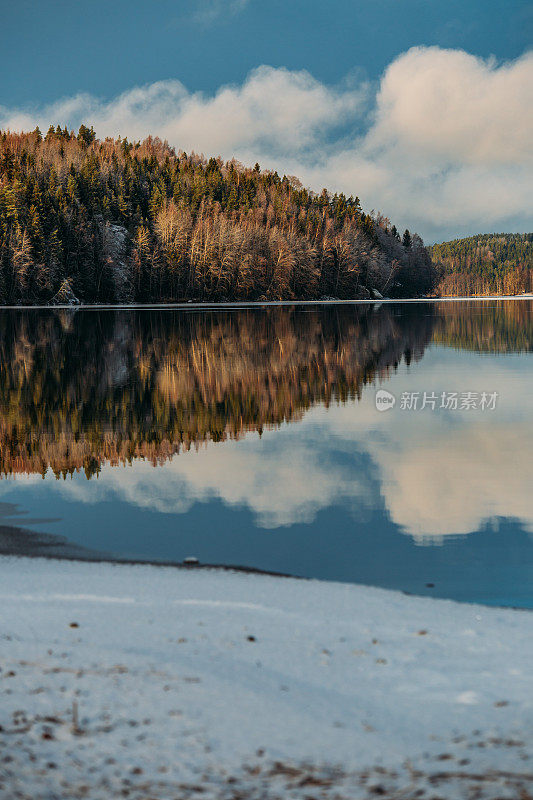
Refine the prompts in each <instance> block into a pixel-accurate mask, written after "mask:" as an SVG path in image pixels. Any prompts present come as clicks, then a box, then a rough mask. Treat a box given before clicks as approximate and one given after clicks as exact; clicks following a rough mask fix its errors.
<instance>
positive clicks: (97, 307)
mask: <svg viewBox="0 0 533 800" xmlns="http://www.w3.org/2000/svg"><path fill="white" fill-rule="evenodd" d="M487 300H533V294H515V295H512V294H499V295H498V294H495V295H470V296H468V295H467V296H461V297H450V296H445V297H403V298H390V297H383V298H381V299H379V300H374V299H370V298H369V299H366V300H250V301H234V302H230V301H228V302H223V303H215V302H212V303H209V302H192V301H190V302H184V303H80V304H79V305H59V304H58V305H44V306H43V305H35V306H33V305H32V306H29V305H26V306H4V305H0V310H10V309H11V310H18V311H21V310H24V311H30V310H36V311H38V310H41V311H42V310H43V309H48V310H60V309H65V308H67V309H71V310H72V309H80V310H84V311H88V310H89V311H121V310H124V311H126V310H128V309H132V310H138V311H143V310H147V311H149V310H154V311H156V310H164V309H177V310H180V309H182V310H185V309H200V310H202V309H203V310H205V311H213V310H216V309H218V308H222V309H224V308H227V309H232V308H235V309H250V308H264V307H271V306H335V305H377V306H380V305H382V304H383V303H454V302H468V301H482V302H485V301H487Z"/></svg>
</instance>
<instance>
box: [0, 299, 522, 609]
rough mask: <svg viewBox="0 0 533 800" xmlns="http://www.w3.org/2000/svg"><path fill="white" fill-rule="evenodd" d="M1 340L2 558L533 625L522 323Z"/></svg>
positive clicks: (353, 309) (493, 314) (406, 315)
mask: <svg viewBox="0 0 533 800" xmlns="http://www.w3.org/2000/svg"><path fill="white" fill-rule="evenodd" d="M0 331H1V335H0V472H1V474H2V479H1V480H0V517H1V519H0V549H1V550H2V552H26V553H45V552H47V553H51V554H57V553H59V554H63V555H75V556H82V557H83V556H86V557H87V556H88V557H91V556H93V555H95V554H105V555H106V556H109V557H115V558H117V557H118V558H128V559H142V560H145V559H146V560H155V561H159V560H161V561H174V562H179V561H181V560H182V559H184V558H185V557H187V556H196V557H197V558H198V559H199V560H200V561H201V562H204V563H222V564H239V565H243V566H247V567H257V568H260V569H265V570H273V571H277V572H284V573H292V574H296V575H301V576H310V577H318V578H323V579H331V580H340V581H354V582H361V583H367V584H373V585H378V586H384V587H391V588H396V589H403V590H405V591H409V592H414V593H417V594H430V595H432V596H437V597H450V598H455V599H460V600H475V601H480V602H483V603H490V604H509V605H516V606H526V607H530V608H531V607H533V499H532V496H533V494H532V486H533V482H532V478H533V456H532V452H533V425H532V411H533V358H532V351H533V305H532V303H531V301H525V300H523V301H519V300H507V301H489V302H487V301H480V302H476V301H472V302H447V303H409V304H400V303H398V304H383V305H381V306H375V305H371V304H368V305H361V304H359V305H340V306H329V307H320V306H314V307H313V306H309V307H307V306H303V307H302V306H300V307H296V308H289V307H275V308H263V309H261V308H256V309H247V310H242V309H241V310H217V311H203V312H199V311H190V312H187V311H180V310H157V311H149V310H137V311H126V310H124V311H111V310H109V311H96V310H94V311H90V310H77V311H61V310H52V309H51V310H49V311H48V310H46V311H37V310H28V311H15V310H13V311H1V312H0ZM378 390H379V391H383V390H385V391H386V392H388V393H390V394H391V395H392V396H393V397H394V398H395V404H394V407H389V408H388V410H386V411H382V410H378V409H377V408H376V392H378ZM424 393H425V394H426V398H425V407H424V408H422V407H421V406H423V405H424ZM453 393H456V394H457V396H456V398H455V400H454V395H453ZM466 393H470V394H466ZM389 401H390V398H389ZM415 401H416V408H412V407H411V408H410V407H409V406H413V405H414V404H415ZM455 402H456V403H457V407H456V408H455V407H454V406H455ZM445 406H448V407H445ZM428 584H429V585H428Z"/></svg>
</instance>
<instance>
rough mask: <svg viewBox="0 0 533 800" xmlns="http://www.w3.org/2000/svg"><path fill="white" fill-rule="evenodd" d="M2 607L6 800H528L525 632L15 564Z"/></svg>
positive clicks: (396, 607) (305, 588)
mask: <svg viewBox="0 0 533 800" xmlns="http://www.w3.org/2000/svg"><path fill="white" fill-rule="evenodd" d="M0 601H1V608H2V615H1V623H0V642H1V650H0V667H1V670H2V671H1V672H0V687H1V689H2V704H1V707H0V726H1V727H0V797H2V798H4V797H5V798H7V797H9V798H12V797H13V798H14V797H20V798H32V800H45V798H46V800H49V798H67V797H68V798H74V797H90V798H91V800H96V799H97V798H102V800H104V798H106V800H107V798H109V797H115V796H117V797H118V796H127V797H131V798H134V799H135V800H140V798H148V797H150V798H161V799H163V798H170V797H173V798H174V797H180V798H181V797H183V798H185V797H189V796H191V795H192V794H194V793H195V792H196V791H198V793H200V791H199V789H198V787H200V789H201V794H202V797H206V798H211V797H213V798H214V797H217V798H218V797H220V798H226V797H227V798H233V797H242V798H248V797H249V798H256V797H257V798H259V797H261V798H269V797H276V796H277V797H280V796H281V797H288V798H290V797H294V798H296V797H298V798H301V797H315V796H317V797H318V796H320V797H326V798H327V797H333V796H336V797H346V798H355V797H367V796H369V797H370V796H373V794H375V793H382V794H383V792H381V790H382V789H383V791H384V792H385V794H386V796H390V797H396V796H399V794H396V793H397V792H400V791H403V792H406V791H407V792H413V793H411V794H409V793H408V794H402V797H405V796H407V797H411V796H413V797H414V796H416V795H415V794H414V792H415V790H416V791H418V790H419V789H421V788H425V789H427V788H428V787H433V788H432V789H431V791H432V792H434V794H435V796H437V795H438V796H439V797H446V798H448V797H449V798H452V797H464V796H466V795H467V792H466V787H468V790H469V791H470V789H471V788H472V786H475V787H477V789H479V791H480V792H481V794H479V797H485V796H486V797H489V796H490V797H492V796H494V795H495V794H497V796H498V797H517V796H520V795H519V790H520V791H522V790H524V791H530V792H531V791H532V790H533V762H532V760H530V758H529V754H528V751H529V752H531V744H532V740H533V676H532V673H531V662H532V660H533V641H532V639H533V637H532V636H531V631H532V626H533V622H532V617H531V615H530V614H527V613H519V612H518V611H515V610H512V609H501V608H489V607H484V606H483V607H482V606H476V605H468V604H459V603H455V602H453V601H446V600H433V599H427V598H420V597H413V596H406V595H403V594H400V593H397V592H390V591H386V590H382V589H373V588H370V587H362V586H354V585H347V584H336V583H326V582H320V581H314V580H307V581H300V580H293V579H291V578H283V579H282V578H278V577H271V576H266V575H258V574H247V573H237V572H228V571H219V570H185V569H183V570H176V569H174V568H172V567H153V566H146V565H138V566H131V565H125V564H109V563H92V562H74V561H54V560H47V559H39V558H31V559H27V558H18V557H2V558H0ZM76 717H77V718H76ZM303 786H307V787H308V788H307V789H306V790H305V791H304V790H303V788H302V787H303ZM376 786H379V787H380V788H379V789H378V791H377V792H375V791H374V790H375V787H376ZM194 787H196V789H195V788H194ZM485 791H486V792H488V794H484V792H485ZM17 792H18V794H17ZM239 792H240V794H239ZM335 793H337V794H335ZM367 793H368V794H367ZM523 796H524V797H526V796H527V795H523Z"/></svg>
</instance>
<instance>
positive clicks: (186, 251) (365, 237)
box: [0, 125, 435, 305]
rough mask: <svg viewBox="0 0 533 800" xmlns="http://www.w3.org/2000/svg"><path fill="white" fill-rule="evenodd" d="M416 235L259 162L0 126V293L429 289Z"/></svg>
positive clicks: (9, 296) (190, 295) (306, 293)
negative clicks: (0, 129) (251, 164)
mask: <svg viewBox="0 0 533 800" xmlns="http://www.w3.org/2000/svg"><path fill="white" fill-rule="evenodd" d="M434 281H435V270H434V268H433V265H432V263H431V260H430V258H429V255H428V252H427V250H426V248H425V247H424V245H423V242H422V240H421V239H420V237H418V236H417V235H416V234H412V235H411V233H410V232H409V231H405V232H404V234H403V235H402V236H401V235H400V234H399V232H398V231H397V230H396V228H395V226H393V225H391V223H390V222H389V220H388V219H387V218H385V217H383V216H381V215H375V214H373V215H370V214H367V213H365V212H364V211H363V210H362V208H361V204H360V201H359V198H358V197H353V196H350V197H346V196H345V195H344V194H331V193H330V192H328V191H327V190H326V189H324V190H323V191H322V192H321V193H313V192H311V191H309V190H308V189H306V188H305V187H303V186H302V184H301V183H300V181H299V180H298V179H297V178H296V177H294V176H286V175H285V176H283V177H280V176H279V175H278V173H277V172H275V171H271V170H264V169H261V168H260V166H259V164H256V165H255V166H254V167H251V168H250V167H244V166H242V165H241V164H239V163H238V162H237V161H235V160H231V161H226V162H224V161H223V160H222V159H221V158H209V159H206V158H205V157H204V156H202V155H198V154H195V153H190V154H186V153H184V152H183V151H176V150H175V149H174V148H171V147H170V146H169V145H168V144H167V143H166V142H162V141H161V140H160V139H157V138H152V137H148V138H147V139H145V140H144V141H142V142H129V141H128V140H127V139H121V138H118V139H111V138H106V139H104V140H99V139H98V138H97V137H96V134H95V132H94V130H93V128H92V127H91V128H89V127H87V126H85V125H82V126H81V127H80V129H79V131H78V133H77V134H75V133H74V132H73V131H69V130H68V129H67V128H61V127H60V126H56V127H53V126H51V127H50V129H49V130H48V132H47V133H46V135H44V136H43V135H42V133H41V131H40V130H39V129H38V128H37V129H36V130H34V131H32V132H30V133H11V132H9V131H3V132H0V302H1V303H3V304H8V305H9V304H17V303H21V304H28V305H31V304H37V303H46V302H48V301H50V299H51V298H52V297H53V296H54V294H56V293H57V292H58V290H60V289H61V287H63V288H65V286H66V287H67V288H68V289H69V290H70V291H72V292H73V293H74V295H76V296H77V297H78V298H79V299H80V300H82V301H83V302H87V303H94V302H155V301H158V302H165V301H181V300H188V299H195V300H209V301H221V300H225V299H228V300H258V299H261V300H277V299H316V298H318V297H321V296H324V295H327V296H334V297H339V298H358V297H368V296H369V290H371V289H377V290H378V291H380V292H382V293H385V294H388V295H390V296H407V295H418V294H422V293H427V292H429V291H431V289H432V288H433V285H434Z"/></svg>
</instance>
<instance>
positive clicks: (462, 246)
mask: <svg viewBox="0 0 533 800" xmlns="http://www.w3.org/2000/svg"><path fill="white" fill-rule="evenodd" d="M428 251H429V252H430V254H431V257H432V260H433V263H434V264H435V267H436V269H437V271H438V272H439V274H440V280H439V283H438V287H437V292H438V294H442V295H461V294H466V295H471V294H520V293H522V292H531V291H533V233H486V234H483V235H479V236H471V237H470V238H468V239H454V241H452V242H443V244H435V245H433V246H432V247H428Z"/></svg>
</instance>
